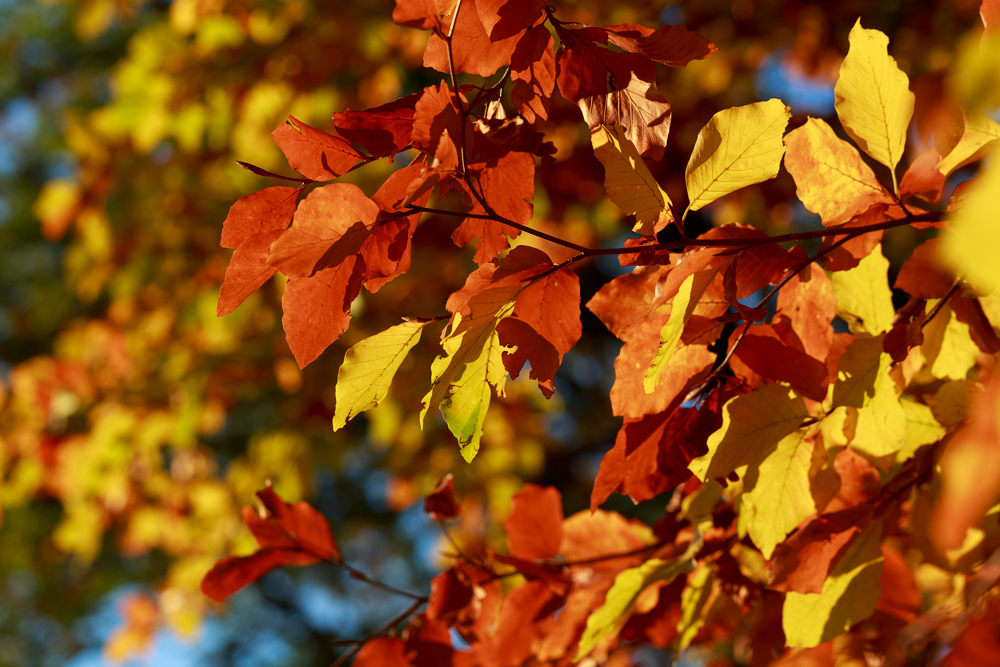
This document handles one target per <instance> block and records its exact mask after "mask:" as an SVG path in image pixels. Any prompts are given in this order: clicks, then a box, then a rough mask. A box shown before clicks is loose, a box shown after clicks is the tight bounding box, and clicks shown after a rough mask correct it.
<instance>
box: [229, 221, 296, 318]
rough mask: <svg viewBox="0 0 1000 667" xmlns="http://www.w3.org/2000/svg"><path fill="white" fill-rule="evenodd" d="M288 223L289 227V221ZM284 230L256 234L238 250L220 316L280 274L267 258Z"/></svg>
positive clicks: (231, 267)
mask: <svg viewBox="0 0 1000 667" xmlns="http://www.w3.org/2000/svg"><path fill="white" fill-rule="evenodd" d="M289 217H291V215H289ZM285 224H288V223H287V221H285ZM283 231H284V228H283V227H282V229H277V230H274V231H271V232H261V233H259V234H254V235H253V236H252V237H250V238H248V239H247V240H246V241H244V242H243V243H242V245H240V247H239V248H237V249H236V252H234V253H233V256H232V258H231V259H230V260H229V267H228V268H227V269H226V278H225V280H224V281H223V282H222V288H221V289H220V290H219V302H218V304H217V305H216V307H215V314H216V316H218V317H222V316H223V315H228V314H229V313H231V312H233V311H234V310H236V308H237V307H238V306H239V305H240V304H241V303H243V301H244V300H245V299H246V298H247V297H248V296H250V295H251V294H253V293H254V292H256V291H257V290H258V289H259V288H260V286H261V285H263V284H264V283H266V282H267V281H268V280H269V279H270V278H271V276H273V275H274V274H275V273H277V272H278V270H277V269H276V268H274V267H273V266H271V265H270V264H268V263H267V256H268V253H269V252H270V249H271V244H272V243H274V242H275V241H277V240H278V238H279V237H280V236H281V234H282V232H283Z"/></svg>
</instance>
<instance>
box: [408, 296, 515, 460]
mask: <svg viewBox="0 0 1000 667" xmlns="http://www.w3.org/2000/svg"><path fill="white" fill-rule="evenodd" d="M522 289H523V287H498V288H494V289H490V290H486V291H484V292H481V293H480V294H477V295H476V296H474V297H473V298H472V299H470V300H469V307H470V308H471V312H470V315H469V317H468V318H463V317H462V316H461V314H459V313H456V314H455V316H454V320H453V322H452V325H451V330H450V332H449V334H448V336H447V337H446V338H445V339H444V342H443V343H442V346H443V347H444V354H443V355H441V356H439V357H438V358H437V359H435V360H434V362H433V363H432V364H431V390H430V391H429V392H427V395H426V396H424V399H423V404H424V407H423V410H421V412H420V424H421V426H422V425H423V423H424V419H425V418H426V416H427V412H428V411H429V410H430V409H431V408H433V407H436V406H439V405H440V407H441V415H442V416H443V417H444V420H445V423H447V424H448V428H449V430H450V431H451V432H452V434H453V435H454V436H455V437H456V438H457V439H458V444H459V447H460V448H461V452H462V457H463V458H464V459H465V460H466V461H470V462H471V461H472V459H473V458H475V456H476V454H477V453H478V452H479V440H480V438H481V437H482V434H483V422H484V421H485V420H486V411H487V410H488V409H489V406H490V398H491V389H490V387H491V386H492V387H493V388H495V389H496V391H497V395H499V396H503V387H504V383H505V381H506V378H507V370H506V369H505V368H504V366H503V354H504V353H508V354H509V353H511V352H513V351H514V350H515V349H516V348H513V347H506V346H503V345H501V344H500V336H499V335H498V334H497V325H499V324H500V322H501V321H502V320H503V319H504V318H506V317H508V316H509V315H510V314H511V313H513V312H514V301H515V300H516V299H517V295H518V294H520V293H521V290H522Z"/></svg>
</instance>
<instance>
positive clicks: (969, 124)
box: [934, 109, 1000, 176]
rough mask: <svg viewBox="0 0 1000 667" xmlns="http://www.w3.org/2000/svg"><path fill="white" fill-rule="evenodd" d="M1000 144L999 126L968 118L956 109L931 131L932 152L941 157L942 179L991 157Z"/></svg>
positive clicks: (939, 169)
mask: <svg viewBox="0 0 1000 667" xmlns="http://www.w3.org/2000/svg"><path fill="white" fill-rule="evenodd" d="M998 140H1000V123H997V122H995V121H993V120H991V119H989V118H987V117H986V116H982V115H975V116H970V115H969V113H968V112H967V111H966V110H965V109H955V110H954V111H953V113H952V114H950V115H949V116H948V117H946V118H945V119H944V120H942V122H940V123H939V124H938V125H937V126H936V127H935V128H934V142H935V148H937V151H938V153H939V154H940V155H941V161H940V162H938V164H937V170H938V171H939V172H940V173H941V174H942V175H944V176H947V175H949V174H951V173H952V172H954V171H955V170H956V169H959V168H960V167H963V166H965V165H967V164H969V163H971V162H975V161H976V160H981V159H983V158H984V157H987V156H989V155H991V154H992V153H993V152H994V151H995V150H996V148H997V146H998V145H1000V144H998Z"/></svg>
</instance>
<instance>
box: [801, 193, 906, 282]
mask: <svg viewBox="0 0 1000 667" xmlns="http://www.w3.org/2000/svg"><path fill="white" fill-rule="evenodd" d="M905 215H906V214H905V212H904V211H903V210H902V209H901V208H899V207H898V206H894V207H889V206H886V205H885V204H876V205H875V206H872V207H871V208H870V209H868V210H867V211H865V212H864V213H862V214H861V215H859V216H857V217H856V218H854V219H853V220H851V221H850V222H847V223H844V224H843V225H841V226H840V228H841V229H849V228H851V227H865V226H868V225H874V224H878V223H880V222H885V221H886V220H898V219H899V218H902V217H904V216H905ZM883 233H884V232H883V230H878V231H874V232H868V233H867V234H859V235H858V236H855V237H854V238H852V239H851V240H850V241H847V242H846V243H844V244H843V245H841V246H840V247H838V248H835V249H834V250H833V251H831V252H830V253H829V254H828V255H827V256H826V261H825V262H824V263H823V266H824V268H826V270H827V271H847V270H849V269H853V268H854V267H855V266H857V265H858V263H859V262H860V261H861V260H862V259H863V258H865V257H867V256H868V255H870V254H871V252H872V250H874V249H875V246H877V245H878V244H879V243H881V242H882V234H883ZM843 238H844V237H843V236H827V237H824V238H823V246H822V248H821V250H826V249H827V248H829V247H830V246H831V245H833V244H834V243H836V242H838V241H840V240H841V239H843Z"/></svg>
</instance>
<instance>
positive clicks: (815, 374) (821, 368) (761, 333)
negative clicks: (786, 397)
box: [735, 324, 828, 401]
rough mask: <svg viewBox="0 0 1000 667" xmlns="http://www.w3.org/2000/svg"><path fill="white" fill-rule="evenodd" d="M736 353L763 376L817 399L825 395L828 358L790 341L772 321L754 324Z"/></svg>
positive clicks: (821, 398) (819, 399)
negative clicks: (788, 342)
mask: <svg viewBox="0 0 1000 667" xmlns="http://www.w3.org/2000/svg"><path fill="white" fill-rule="evenodd" d="M796 342H797V341H796ZM735 354H736V355H737V356H739V358H740V360H741V361H742V362H743V363H744V364H746V365H747V366H749V367H750V368H751V369H753V371H754V372H756V373H758V374H759V375H760V376H761V377H765V378H769V379H771V380H775V381H777V382H787V383H788V384H790V385H792V387H794V388H795V389H796V390H798V392H799V393H800V394H802V395H803V396H807V397H809V398H811V399H813V400H814V401H822V400H823V399H824V398H826V387H827V380H828V378H827V368H826V363H825V361H820V360H819V359H816V358H814V357H811V356H809V355H808V354H806V353H805V352H804V351H802V349H801V347H796V346H794V345H789V344H787V343H786V342H785V341H783V340H782V339H781V338H779V336H778V334H777V333H776V332H775V328H774V327H772V326H771V325H770V324H754V325H751V327H750V331H749V332H748V333H747V335H746V336H744V337H743V342H742V343H740V346H739V347H738V348H736V353H735ZM776 360H780V363H776Z"/></svg>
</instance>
